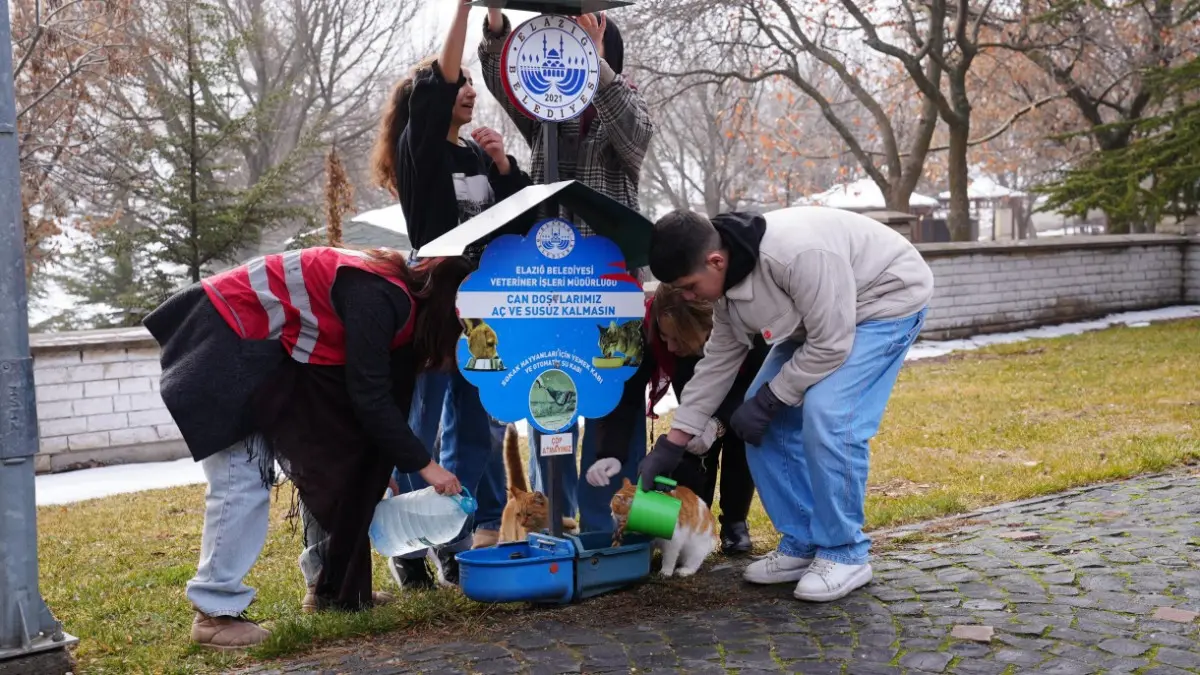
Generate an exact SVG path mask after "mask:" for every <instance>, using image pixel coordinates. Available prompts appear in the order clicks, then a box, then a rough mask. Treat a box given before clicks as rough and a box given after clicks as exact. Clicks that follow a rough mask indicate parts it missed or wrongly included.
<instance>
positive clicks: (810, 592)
mask: <svg viewBox="0 0 1200 675" xmlns="http://www.w3.org/2000/svg"><path fill="white" fill-rule="evenodd" d="M871 574H872V573H871V566H870V565H869V564H866V565H843V564H842V563H836V562H833V561H832V560H824V559H822V558H817V559H816V560H814V561H813V563H812V565H809V567H808V570H807V571H805V573H804V576H803V577H801V578H800V583H798V584H796V590H795V592H793V593H792V596H794V597H795V598H796V599H797V600H807V601H809V602H830V601H832V600H837V599H839V598H844V597H846V596H847V595H850V593H851V591H853V590H855V589H856V588H861V587H862V586H866V585H867V584H868V583H870V581H871Z"/></svg>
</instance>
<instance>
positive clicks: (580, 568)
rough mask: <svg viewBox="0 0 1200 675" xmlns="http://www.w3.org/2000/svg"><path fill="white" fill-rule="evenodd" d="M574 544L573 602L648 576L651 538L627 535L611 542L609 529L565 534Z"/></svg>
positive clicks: (651, 548)
mask: <svg viewBox="0 0 1200 675" xmlns="http://www.w3.org/2000/svg"><path fill="white" fill-rule="evenodd" d="M567 539H569V540H570V541H571V543H572V544H574V545H575V555H576V560H575V598H574V599H575V601H576V602H578V601H579V600H583V599H584V598H590V597H592V596H596V595H600V594H601V593H608V592H610V591H615V590H619V589H621V588H624V587H626V586H628V585H630V584H633V583H637V582H639V581H642V580H643V579H645V578H646V577H647V576H649V575H650V556H651V554H652V553H653V552H654V549H653V547H652V546H651V541H652V540H651V539H650V537H646V536H643V535H640V534H632V533H631V534H627V535H626V536H625V541H623V542H621V545H620V546H613V545H612V533H611V532H585V533H583V534H580V535H567Z"/></svg>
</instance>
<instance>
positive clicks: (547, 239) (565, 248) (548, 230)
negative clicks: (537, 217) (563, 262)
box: [533, 218, 575, 260]
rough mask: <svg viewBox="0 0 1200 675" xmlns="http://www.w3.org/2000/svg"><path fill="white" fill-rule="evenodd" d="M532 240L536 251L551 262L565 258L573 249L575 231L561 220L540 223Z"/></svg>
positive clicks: (555, 219) (554, 219) (553, 219)
mask: <svg viewBox="0 0 1200 675" xmlns="http://www.w3.org/2000/svg"><path fill="white" fill-rule="evenodd" d="M533 238H534V242H535V243H536V244H537V249H538V251H539V252H540V253H541V254H542V255H544V256H546V257H547V258H550V259H551V260H558V259H560V258H565V257H567V256H568V255H570V254H571V251H572V250H573V249H574V248H575V230H574V229H572V228H571V224H570V223H568V222H567V221H565V220H563V219H562V218H551V219H550V220H547V221H546V222H544V223H542V224H541V226H539V227H538V229H537V232H536V233H535V234H534V235H533Z"/></svg>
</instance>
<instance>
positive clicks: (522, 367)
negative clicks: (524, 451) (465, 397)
mask: <svg viewBox="0 0 1200 675" xmlns="http://www.w3.org/2000/svg"><path fill="white" fill-rule="evenodd" d="M457 308H458V315H459V317H460V318H461V319H462V321H463V325H464V334H463V337H462V339H460V340H459V344H458V354H457V355H458V366H459V369H460V370H461V371H462V373H463V376H464V377H466V379H467V380H468V381H469V382H471V384H473V385H475V386H476V387H478V388H479V395H480V399H481V401H482V402H483V407H484V408H485V409H486V410H487V411H488V412H489V413H490V414H491V415H492V416H493V417H495V418H496V419H499V420H501V421H503V422H515V421H517V420H521V419H527V420H529V422H530V423H531V424H533V426H534V427H536V428H537V429H538V430H539V431H542V432H544V433H554V432H557V431H561V430H563V429H566V428H568V427H570V426H571V425H572V424H573V423H574V422H575V421H576V420H577V419H578V418H579V417H587V418H596V417H603V416H604V415H606V414H608V413H609V412H611V411H612V409H613V408H615V407H616V405H617V402H618V401H620V399H621V394H622V392H623V390H624V386H625V381H626V380H628V379H629V378H630V377H632V376H633V374H634V372H636V370H637V368H638V366H640V365H641V362H642V321H643V318H644V316H645V295H644V293H643V291H642V287H641V284H640V283H638V281H637V279H635V278H634V277H633V276H631V275H630V274H629V273H628V271H626V269H625V261H624V259H623V258H622V257H621V250H620V249H619V248H618V247H617V245H616V244H614V243H613V242H611V241H609V240H608V239H605V238H603V237H598V236H592V237H586V238H585V237H582V236H580V234H579V231H578V230H576V229H575V227H574V226H572V225H571V224H570V223H569V222H567V221H565V220H562V219H560V218H550V219H547V220H543V221H541V222H539V223H538V224H537V225H535V226H534V228H533V230H531V231H530V233H529V236H526V237H518V236H516V235H505V236H503V237H499V238H497V239H496V240H495V241H493V242H491V243H490V244H488V247H487V248H486V249H485V250H484V252H483V258H482V259H481V260H480V264H479V269H478V270H476V271H475V272H473V273H472V274H471V275H470V276H469V277H467V278H466V280H465V281H463V283H462V285H461V286H459V289H458V300H457Z"/></svg>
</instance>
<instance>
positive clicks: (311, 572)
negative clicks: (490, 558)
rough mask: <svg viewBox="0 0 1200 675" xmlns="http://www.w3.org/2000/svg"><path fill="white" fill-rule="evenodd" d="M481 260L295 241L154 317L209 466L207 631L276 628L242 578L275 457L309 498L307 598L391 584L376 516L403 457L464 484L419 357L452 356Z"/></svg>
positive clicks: (171, 390) (255, 542)
mask: <svg viewBox="0 0 1200 675" xmlns="http://www.w3.org/2000/svg"><path fill="white" fill-rule="evenodd" d="M468 269H469V264H468V263H467V262H466V261H465V260H463V259H459V258H454V259H441V258H437V259H430V260H425V261H422V262H421V263H419V264H417V265H414V266H410V265H409V263H408V261H407V260H406V258H405V257H404V255H403V254H401V253H399V252H395V251H372V252H369V253H361V252H357V251H347V250H342V249H334V248H312V249H305V250H302V251H288V252H286V253H282V254H273V255H268V256H264V257H262V258H258V259H255V260H252V261H250V262H249V263H246V264H245V265H242V266H239V267H236V268H234V269H232V270H229V271H227V272H223V273H221V274H218V275H216V276H213V277H209V278H207V279H204V280H202V281H201V282H200V283H199V284H196V285H194V286H192V287H190V288H188V289H186V290H184V291H181V292H180V293H178V294H176V295H175V296H174V297H172V298H171V299H169V300H167V301H166V302H165V303H163V305H162V306H161V307H159V308H158V309H156V310H155V311H154V312H153V313H151V314H150V316H148V317H147V318H146V321H145V324H146V327H147V328H148V329H149V330H150V333H151V334H152V335H153V336H154V337H155V339H156V340H157V341H158V343H159V344H160V345H161V346H162V370H163V374H162V386H161V392H162V397H163V401H164V402H165V403H166V406H167V409H168V410H169V411H170V413H171V416H172V417H173V418H174V420H175V422H176V424H177V425H178V427H179V430H180V432H181V433H182V434H183V438H184V441H185V442H186V443H187V445H188V449H189V450H190V451H191V453H192V456H193V457H194V458H195V459H196V461H198V462H200V463H201V465H202V467H203V469H204V475H205V477H206V479H207V480H208V492H207V495H206V498H205V512H204V529H203V534H202V536H201V543H200V563H199V566H198V569H197V571H196V576H195V577H194V578H193V579H192V580H191V581H189V582H188V585H187V595H188V599H189V600H190V601H191V603H192V605H193V606H194V607H195V609H196V618H195V621H194V622H193V624H192V639H193V640H194V641H196V642H198V643H200V644H201V645H203V646H206V647H212V648H216V649H237V648H243V647H249V646H251V645H254V644H258V643H260V642H262V641H263V640H265V639H266V638H267V636H268V633H267V631H266V630H265V629H263V628H261V627H259V626H257V625H256V624H254V623H253V622H250V621H248V620H246V619H245V618H244V617H243V616H242V615H243V612H245V610H246V608H247V606H249V604H250V602H251V601H252V600H253V599H254V595H255V591H254V589H253V588H249V587H248V586H246V585H245V584H244V583H243V579H244V577H245V576H246V574H247V573H249V571H250V568H251V567H252V566H253V565H254V562H255V560H256V559H257V558H258V554H259V552H260V551H261V550H262V547H263V545H264V544H265V542H266V535H267V523H268V516H269V500H270V486H271V485H272V484H273V483H274V482H275V476H274V466H275V463H276V462H278V463H279V465H280V466H281V467H282V468H283V469H284V472H285V473H286V474H287V475H288V477H289V478H290V479H291V480H292V481H293V483H294V484H295V485H296V488H297V490H298V492H299V494H300V499H301V502H302V504H303V506H304V509H305V510H306V511H307V515H306V518H305V530H306V532H305V538H306V542H307V543H309V544H311V545H310V546H309V547H308V548H306V549H305V551H304V553H303V555H302V556H301V568H302V570H303V572H304V575H305V577H306V581H307V582H308V584H309V595H308V597H306V599H305V605H306V606H308V607H311V608H312V609H316V608H317V607H318V606H321V607H324V606H329V607H337V608H341V609H350V610H353V609H361V608H364V607H370V606H373V605H374V604H377V603H378V602H381V601H383V600H386V598H385V597H383V595H382V594H373V593H372V592H371V551H370V542H369V538H368V535H367V529H368V527H369V525H370V522H371V518H372V516H373V514H374V509H375V505H376V504H377V503H378V501H379V500H380V498H381V497H382V496H383V493H384V490H385V489H386V488H387V485H388V480H389V476H390V474H391V471H392V467H400V469H401V470H403V471H412V472H417V473H420V475H421V476H422V477H423V478H424V479H425V480H426V481H427V482H428V483H429V484H430V485H433V486H434V487H435V488H436V489H437V491H438V492H441V493H445V494H456V493H458V491H459V490H460V489H461V486H460V484H459V481H458V478H457V477H455V476H454V474H452V473H450V472H449V471H447V470H445V469H444V468H442V467H441V466H439V465H438V464H437V463H436V462H434V461H433V460H432V459H431V457H430V454H429V451H428V449H427V448H425V447H424V445H423V444H422V443H421V441H420V440H419V439H418V438H417V437H416V436H415V435H414V434H413V432H412V430H411V429H410V428H409V426H408V408H409V403H410V402H411V399H412V394H413V386H414V382H415V380H416V376H417V374H418V373H421V372H426V371H431V370H439V369H445V368H452V367H454V347H455V345H456V343H457V340H458V337H459V334H460V330H461V327H460V324H459V322H458V318H457V316H456V314H455V309H454V297H455V294H456V293H457V291H458V286H459V283H460V282H461V281H462V280H463V278H465V276H466V274H467V272H468ZM313 528H316V529H318V530H319V532H316V531H313Z"/></svg>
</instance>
